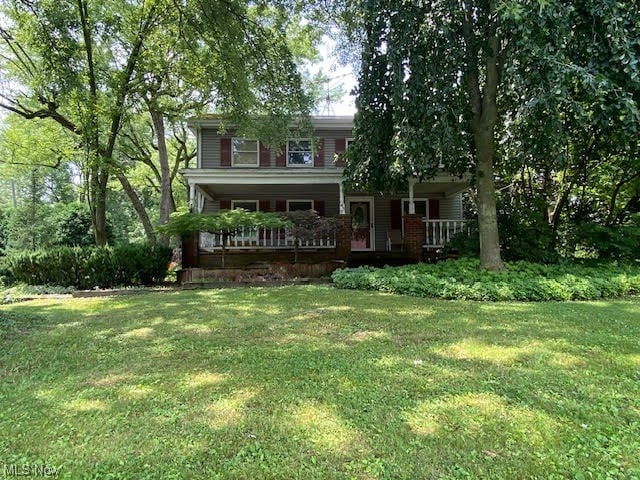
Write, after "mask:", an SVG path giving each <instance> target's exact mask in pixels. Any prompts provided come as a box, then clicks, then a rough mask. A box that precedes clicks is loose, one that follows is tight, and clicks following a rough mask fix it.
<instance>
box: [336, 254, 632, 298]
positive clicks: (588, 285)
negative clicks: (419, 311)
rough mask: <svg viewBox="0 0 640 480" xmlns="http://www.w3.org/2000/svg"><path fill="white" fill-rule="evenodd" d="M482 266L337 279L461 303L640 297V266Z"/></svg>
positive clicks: (413, 268) (364, 271)
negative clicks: (494, 269)
mask: <svg viewBox="0 0 640 480" xmlns="http://www.w3.org/2000/svg"><path fill="white" fill-rule="evenodd" d="M479 267H480V265H479V262H478V261H477V260H471V259H461V260H450V261H447V262H440V263H437V264H432V265H427V264H418V265H407V266H403V267H385V268H379V269H375V268H371V267H360V268H354V269H343V270H336V271H335V272H334V273H333V275H332V278H333V282H334V284H335V285H336V286H337V287H339V288H347V289H359V290H379V291H381V292H391V293H399V294H406V295H414V296H418V297H432V298H443V299H460V300H489V301H509V300H517V301H549V300H595V299H599V298H615V297H623V296H632V295H638V294H640V266H617V265H612V264H609V265H600V266H597V267H587V266H582V265H540V264H533V263H527V262H513V263H509V264H507V271H506V272H501V273H496V272H489V271H486V270H480V268H479Z"/></svg>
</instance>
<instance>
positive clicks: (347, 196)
mask: <svg viewBox="0 0 640 480" xmlns="http://www.w3.org/2000/svg"><path fill="white" fill-rule="evenodd" d="M312 124H313V127H314V130H313V137H309V138H294V137H292V138H289V139H288V140H287V141H286V143H285V144H284V145H282V146H281V147H280V148H278V149H270V148H268V147H267V146H265V145H264V144H263V143H262V142H260V140H259V139H251V138H243V137H240V136H237V135H236V134H235V132H234V130H233V129H232V128H230V129H227V130H226V131H225V132H224V133H221V132H220V127H221V119H219V118H203V119H196V120H192V121H191V122H190V127H191V129H192V130H193V132H194V133H195V135H196V138H197V147H198V148H197V151H198V155H197V164H196V167H195V168H190V169H186V170H183V172H182V173H183V175H184V177H185V179H186V181H187V182H188V184H189V186H190V189H189V190H190V195H191V196H190V206H191V209H192V211H197V212H202V213H216V212H218V211H221V210H225V209H234V208H243V209H246V210H250V211H253V210H259V211H264V212H283V213H284V212H291V211H295V210H310V209H311V210H315V211H316V212H318V214H319V215H321V216H331V217H340V218H346V219H348V224H349V225H348V226H349V227H350V234H349V239H348V246H347V247H348V250H349V251H350V252H389V251H399V252H400V253H401V252H402V251H403V250H404V249H405V243H406V240H407V234H408V232H407V231H406V219H407V218H408V217H418V218H419V220H420V226H421V229H422V230H423V240H422V243H423V244H422V245H421V246H422V247H423V248H424V249H425V250H429V249H435V248H439V247H442V246H443V245H444V243H446V241H447V240H448V239H449V238H450V237H451V236H452V235H454V234H455V233H457V232H458V231H460V230H462V229H463V228H464V227H463V217H462V197H461V192H462V191H464V190H465V189H466V188H467V187H468V182H467V181H466V180H463V179H460V178H459V177H455V176H452V175H450V174H448V173H447V172H444V171H442V172H440V173H439V174H438V175H436V176H435V177H434V178H432V179H430V180H428V181H424V182H419V181H417V180H416V181H410V182H409V188H408V190H407V191H406V192H398V193H396V194H393V195H390V194H384V193H377V192H356V191H350V190H348V189H346V188H345V187H344V184H343V165H344V160H343V158H342V157H343V154H344V152H345V151H346V150H347V149H348V148H349V143H350V142H351V138H352V129H353V118H352V117H313V118H312ZM338 240H339V239H335V238H334V239H318V241H310V242H306V243H305V244H304V245H302V246H301V248H302V249H304V250H305V251H306V252H307V253H308V254H309V255H311V257H313V256H314V255H315V256H316V257H317V258H330V257H334V256H335V255H334V254H335V249H336V248H338V247H339V246H338V245H337V243H338ZM197 243H198V245H197V250H198V260H197V263H198V265H197V266H202V267H206V266H215V265H217V263H216V260H215V258H216V255H217V254H219V251H220V249H221V248H222V243H221V239H220V238H216V236H215V235H211V234H206V233H201V234H200V236H199V238H198V239H197ZM291 248H292V241H291V238H289V237H288V236H287V234H286V233H282V232H257V231H252V232H241V233H240V234H239V235H238V236H237V238H234V239H231V241H230V242H229V244H228V252H229V253H238V254H244V255H245V256H246V255H247V254H249V253H251V254H254V258H255V254H260V255H261V257H262V258H269V257H270V256H271V257H277V256H278V254H281V253H283V252H285V251H287V250H290V249H291ZM344 249H345V246H344V245H343V246H342V250H343V252H344Z"/></svg>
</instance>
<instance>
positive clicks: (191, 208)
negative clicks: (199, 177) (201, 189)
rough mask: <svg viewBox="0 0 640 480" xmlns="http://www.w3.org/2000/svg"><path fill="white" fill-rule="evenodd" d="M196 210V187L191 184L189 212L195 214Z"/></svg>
mask: <svg viewBox="0 0 640 480" xmlns="http://www.w3.org/2000/svg"><path fill="white" fill-rule="evenodd" d="M195 208H196V185H195V183H191V182H189V211H190V212H193V211H194V210H195Z"/></svg>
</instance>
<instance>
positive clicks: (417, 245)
mask: <svg viewBox="0 0 640 480" xmlns="http://www.w3.org/2000/svg"><path fill="white" fill-rule="evenodd" d="M424 240H425V238H424V223H423V222H422V216H421V215H405V216H404V244H405V248H406V249H407V250H406V251H407V256H408V257H409V258H410V259H411V260H413V261H416V262H419V261H421V260H422V246H423V245H424Z"/></svg>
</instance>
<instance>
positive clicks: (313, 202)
mask: <svg viewBox="0 0 640 480" xmlns="http://www.w3.org/2000/svg"><path fill="white" fill-rule="evenodd" d="M290 202H311V210H315V206H316V202H315V200H307V199H306V198H301V199H293V200H287V212H288V211H289V203H290Z"/></svg>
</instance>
